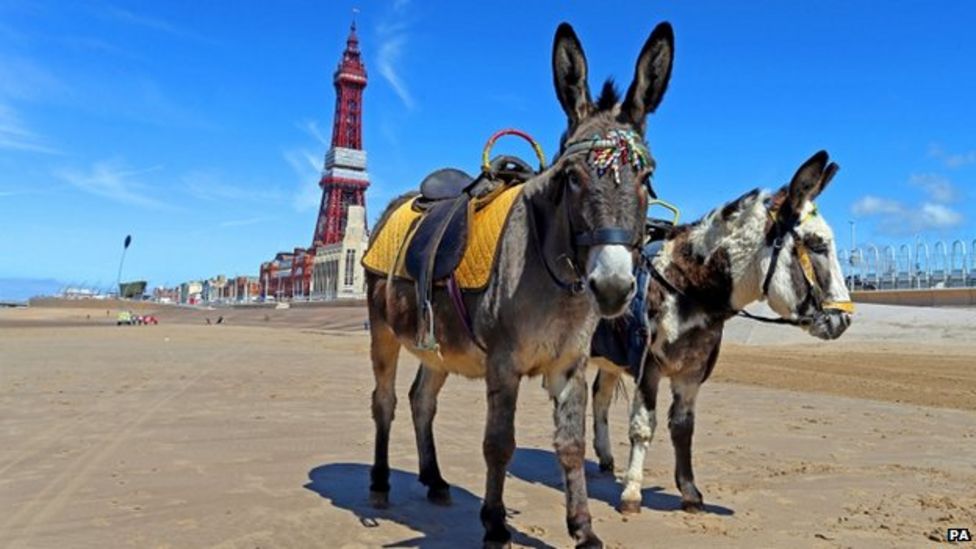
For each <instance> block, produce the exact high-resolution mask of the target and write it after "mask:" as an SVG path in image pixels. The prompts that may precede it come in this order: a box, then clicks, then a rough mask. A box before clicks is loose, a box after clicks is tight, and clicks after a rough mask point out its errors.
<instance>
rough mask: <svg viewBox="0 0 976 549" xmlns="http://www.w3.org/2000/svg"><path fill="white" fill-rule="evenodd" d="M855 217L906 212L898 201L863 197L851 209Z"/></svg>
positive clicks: (869, 196)
mask: <svg viewBox="0 0 976 549" xmlns="http://www.w3.org/2000/svg"><path fill="white" fill-rule="evenodd" d="M851 211H852V212H854V215H864V216H868V215H880V214H896V213H901V212H902V211H904V206H902V204H901V203H900V202H898V201H896V200H891V199H888V198H881V197H878V196H872V195H867V196H863V197H861V198H860V199H858V200H857V202H855V203H854V205H853V206H852V207H851Z"/></svg>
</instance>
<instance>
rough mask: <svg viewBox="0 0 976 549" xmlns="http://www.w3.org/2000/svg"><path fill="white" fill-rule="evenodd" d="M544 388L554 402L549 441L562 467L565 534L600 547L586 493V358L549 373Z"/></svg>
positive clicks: (590, 545)
mask: <svg viewBox="0 0 976 549" xmlns="http://www.w3.org/2000/svg"><path fill="white" fill-rule="evenodd" d="M547 388H548V390H549V395H550V396H551V397H552V400H553V404H554V409H553V421H554V422H555V424H556V434H555V437H554V440H553V443H554V446H555V448H556V456H557V457H558V459H559V465H560V466H562V470H563V486H565V490H566V526H567V528H568V529H569V535H570V536H572V537H573V539H575V540H576V547H603V542H602V541H600V538H599V537H597V535H596V534H595V533H594V532H593V524H592V519H591V516H590V508H589V503H588V501H587V494H586V473H585V470H584V465H585V462H586V358H583V359H582V360H580V361H579V362H578V363H577V364H575V365H574V366H573V367H572V369H570V370H569V371H566V372H559V373H556V374H552V375H551V376H549V378H548V383H547Z"/></svg>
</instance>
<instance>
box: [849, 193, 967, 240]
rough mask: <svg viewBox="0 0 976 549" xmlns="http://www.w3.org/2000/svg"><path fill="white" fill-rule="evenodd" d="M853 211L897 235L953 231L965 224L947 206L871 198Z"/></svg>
mask: <svg viewBox="0 0 976 549" xmlns="http://www.w3.org/2000/svg"><path fill="white" fill-rule="evenodd" d="M851 211H852V212H853V213H854V215H856V216H859V217H867V218H873V219H875V220H876V222H877V229H878V231H879V232H881V233H883V234H888V235H894V236H903V235H908V234H913V233H919V232H925V231H933V230H935V231H942V230H946V229H952V228H955V227H958V226H960V225H962V222H963V215H962V214H961V213H959V212H957V211H956V210H953V209H952V208H950V207H949V206H946V205H945V204H936V203H933V202H923V203H922V204H920V205H908V204H905V203H903V202H900V201H897V200H892V199H889V198H881V197H877V196H871V195H868V196H864V197H861V198H860V199H858V200H857V201H856V202H855V203H854V205H853V206H852V207H851Z"/></svg>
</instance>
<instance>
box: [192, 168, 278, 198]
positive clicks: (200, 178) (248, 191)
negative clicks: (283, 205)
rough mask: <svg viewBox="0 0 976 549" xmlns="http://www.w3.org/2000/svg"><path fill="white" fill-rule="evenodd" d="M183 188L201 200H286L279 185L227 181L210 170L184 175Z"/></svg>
mask: <svg viewBox="0 0 976 549" xmlns="http://www.w3.org/2000/svg"><path fill="white" fill-rule="evenodd" d="M182 182H183V188H184V189H185V190H186V192H187V193H188V194H189V195H190V196H192V197H194V198H196V199H199V200H205V201H208V202H228V201H231V202H256V203H262V204H269V203H270V204H277V203H280V202H282V201H283V200H284V196H285V195H284V192H283V191H282V190H281V189H280V188H277V187H267V188H255V187H254V186H244V185H235V184H232V183H227V182H226V180H225V179H224V178H222V177H221V176H219V175H218V174H216V173H214V172H210V171H202V170H198V171H194V172H190V173H188V174H186V175H184V176H183V177H182Z"/></svg>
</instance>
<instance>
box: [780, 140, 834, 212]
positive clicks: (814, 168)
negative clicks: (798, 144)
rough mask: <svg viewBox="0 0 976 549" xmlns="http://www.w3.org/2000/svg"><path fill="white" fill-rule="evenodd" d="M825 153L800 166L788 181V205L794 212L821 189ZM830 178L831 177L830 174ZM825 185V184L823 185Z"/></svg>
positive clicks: (820, 153) (798, 210)
mask: <svg viewBox="0 0 976 549" xmlns="http://www.w3.org/2000/svg"><path fill="white" fill-rule="evenodd" d="M827 158H828V157H827V151H820V152H818V153H817V154H815V155H813V156H811V157H810V159H809V160H807V161H806V162H804V163H803V165H802V166H800V169H798V170H797V171H796V174H795V175H794V176H793V180H792V181H790V195H789V203H790V207H791V208H792V209H793V211H794V212H797V213H799V212H800V210H801V209H802V208H803V204H804V203H805V202H806V201H807V200H813V199H814V198H815V197H816V196H817V193H819V191H820V190H821V189H822V188H823V186H822V185H821V182H822V181H824V175H826V174H825V173H824V169H825V168H826V166H827ZM830 175H831V177H832V176H833V175H832V174H830ZM824 184H826V183H824Z"/></svg>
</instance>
